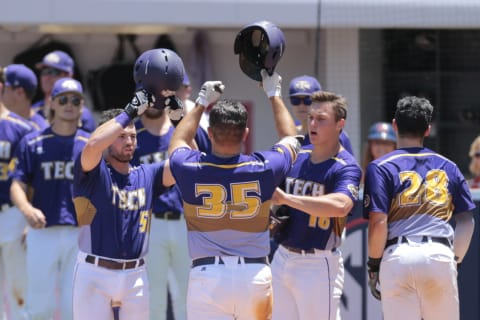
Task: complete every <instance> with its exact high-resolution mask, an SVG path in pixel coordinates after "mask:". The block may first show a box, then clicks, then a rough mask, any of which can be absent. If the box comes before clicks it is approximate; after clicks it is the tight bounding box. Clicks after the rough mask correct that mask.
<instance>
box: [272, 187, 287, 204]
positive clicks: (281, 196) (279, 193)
mask: <svg viewBox="0 0 480 320" xmlns="http://www.w3.org/2000/svg"><path fill="white" fill-rule="evenodd" d="M286 197H287V194H286V193H285V191H283V190H282V189H280V188H278V187H277V188H276V189H275V192H274V193H273V194H272V204H273V205H277V206H280V205H282V204H284V203H285V198H286Z"/></svg>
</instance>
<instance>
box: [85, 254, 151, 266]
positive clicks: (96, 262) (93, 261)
mask: <svg viewBox="0 0 480 320" xmlns="http://www.w3.org/2000/svg"><path fill="white" fill-rule="evenodd" d="M85 262H88V263H91V264H94V265H97V266H99V267H102V268H106V269H112V270H127V269H133V268H137V267H140V266H143V265H144V264H145V260H143V258H140V259H138V260H133V261H126V262H118V261H115V260H109V259H103V258H100V257H94V256H91V255H87V257H86V258H85Z"/></svg>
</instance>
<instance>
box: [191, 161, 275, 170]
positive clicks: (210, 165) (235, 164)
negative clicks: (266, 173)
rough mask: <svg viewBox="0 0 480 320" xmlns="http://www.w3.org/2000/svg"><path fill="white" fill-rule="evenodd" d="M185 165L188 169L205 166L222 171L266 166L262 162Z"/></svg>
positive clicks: (193, 163)
mask: <svg viewBox="0 0 480 320" xmlns="http://www.w3.org/2000/svg"><path fill="white" fill-rule="evenodd" d="M184 165H185V166H187V167H198V166H203V167H215V168H221V169H234V168H240V167H246V166H262V167H263V166H264V165H265V164H264V163H263V162H261V161H247V162H241V163H233V164H216V163H212V162H185V163H184Z"/></svg>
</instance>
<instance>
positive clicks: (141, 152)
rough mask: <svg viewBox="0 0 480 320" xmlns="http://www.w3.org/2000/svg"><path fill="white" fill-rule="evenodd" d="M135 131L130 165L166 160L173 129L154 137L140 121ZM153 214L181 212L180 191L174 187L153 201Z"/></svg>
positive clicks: (136, 123)
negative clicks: (135, 147)
mask: <svg viewBox="0 0 480 320" xmlns="http://www.w3.org/2000/svg"><path fill="white" fill-rule="evenodd" d="M135 127H136V129H137V141H138V145H137V149H136V150H135V154H134V156H133V160H132V164H134V165H139V164H142V163H143V164H147V163H155V162H160V161H163V160H165V159H167V158H168V153H167V150H168V144H169V143H170V139H171V138H172V135H173V130H174V129H175V128H174V127H171V128H170V130H168V132H167V133H166V134H164V135H161V136H156V135H153V134H151V133H150V132H148V130H147V129H145V127H144V126H143V124H142V122H141V121H140V120H138V121H136V122H135ZM152 210H153V212H155V213H161V212H166V211H174V212H183V207H182V199H181V197H180V191H179V190H178V188H177V187H176V186H173V187H172V188H170V189H169V190H168V191H167V192H164V193H162V194H161V195H160V197H159V198H157V199H155V202H154V204H153V208H152Z"/></svg>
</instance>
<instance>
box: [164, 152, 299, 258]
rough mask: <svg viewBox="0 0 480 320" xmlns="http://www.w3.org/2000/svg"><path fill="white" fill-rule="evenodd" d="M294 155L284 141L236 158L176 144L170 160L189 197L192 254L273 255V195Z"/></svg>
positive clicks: (186, 200) (186, 201) (187, 215)
mask: <svg viewBox="0 0 480 320" xmlns="http://www.w3.org/2000/svg"><path fill="white" fill-rule="evenodd" d="M293 157H294V156H293V155H292V153H291V152H290V150H289V149H288V148H286V147H284V146H283V145H276V146H274V147H273V148H272V150H270V151H262V152H256V153H253V154H250V155H246V154H240V155H238V156H234V157H230V158H220V157H217V156H215V155H212V154H205V153H202V152H200V151H197V150H191V149H189V148H185V147H183V148H178V149H176V150H175V151H174V152H173V153H172V155H171V156H170V166H171V170H172V173H173V176H174V177H175V180H176V182H177V185H178V187H179V189H180V191H181V193H182V198H183V201H184V211H185V219H186V221H187V229H188V245H189V251H190V256H191V258H192V259H195V258H199V257H205V256H219V255H238V256H244V257H262V256H267V255H268V253H269V252H270V245H269V231H268V223H269V212H270V199H271V197H272V194H273V192H274V191H275V188H276V187H277V186H278V185H279V184H280V183H281V182H282V181H283V179H284V178H285V175H286V173H287V172H288V170H289V169H290V167H291V165H292V161H293V159H294V158H293Z"/></svg>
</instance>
